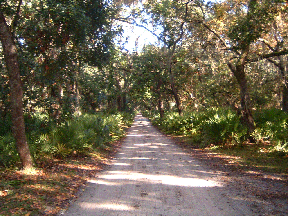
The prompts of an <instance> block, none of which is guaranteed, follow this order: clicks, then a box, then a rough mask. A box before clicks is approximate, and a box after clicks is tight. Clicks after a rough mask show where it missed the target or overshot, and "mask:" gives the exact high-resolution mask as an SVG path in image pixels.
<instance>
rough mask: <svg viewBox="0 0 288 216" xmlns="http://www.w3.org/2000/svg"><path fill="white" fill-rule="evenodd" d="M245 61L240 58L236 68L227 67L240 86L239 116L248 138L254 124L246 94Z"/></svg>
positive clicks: (248, 98) (253, 128)
mask: <svg viewBox="0 0 288 216" xmlns="http://www.w3.org/2000/svg"><path fill="white" fill-rule="evenodd" d="M245 64H246V59H245V57H242V58H241V59H239V61H238V62H237V64H236V66H234V65H232V63H229V64H228V66H229V68H230V70H231V71H232V72H233V74H234V76H235V77H236V80H237V82H238V84H239V86H240V98H241V116H242V119H243V122H244V124H245V125H246V126H247V128H248V136H250V135H251V134H252V133H253V132H254V130H255V122H254V118H253V115H252V108H251V100H250V95H249V92H248V84H247V79H246V75H245Z"/></svg>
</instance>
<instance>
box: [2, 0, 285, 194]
mask: <svg viewBox="0 0 288 216" xmlns="http://www.w3.org/2000/svg"><path fill="white" fill-rule="evenodd" d="M127 11H129V13H127ZM287 11H288V4H287V3H286V1H284V0H274V1H268V0H223V1H221V2H207V1H202V0H186V1H184V0H181V1H175V0H162V1H152V0H146V1H142V2H134V1H114V2H113V1H102V0H93V1H92V0H87V1H83V2H81V1H76V0H75V1H74V0H69V1H60V0H59V1H58V0H57V1H55V0H53V1H52V0H45V1H38V0H30V1H23V0H9V1H5V0H2V1H0V39H1V45H2V46H1V51H2V52H1V63H0V66H1V67H0V70H1V73H0V74H1V76H0V86H1V95H0V116H1V119H0V121H1V122H0V125H1V127H0V166H1V167H2V168H1V171H3V172H8V170H10V171H11V170H12V171H11V172H14V171H15V170H18V169H21V168H24V169H31V168H33V167H38V168H41V167H42V166H47V164H51V163H52V162H51V161H53V160H55V159H57V160H64V159H67V158H68V159H69V158H73V157H74V158H75V157H80V158H81V157H82V158H83V157H87V156H89V155H90V156H91V154H94V153H95V151H96V152H103V151H106V150H109V148H112V147H111V146H110V144H111V143H112V142H113V141H115V140H117V139H119V138H121V137H122V136H123V135H124V133H125V127H128V126H129V125H130V124H131V121H132V119H133V115H134V112H135V110H141V111H142V113H143V114H145V115H147V116H149V117H150V119H151V120H152V122H153V123H154V124H155V125H157V126H158V127H159V128H160V129H162V130H163V131H164V132H167V133H170V134H173V135H174V136H178V137H179V138H181V139H183V140H185V142H186V143H188V145H190V146H191V147H201V148H210V149H212V150H214V151H225V153H228V154H241V157H243V158H246V159H247V160H246V162H247V161H249V163H252V164H253V165H254V166H258V165H259V164H258V163H261V166H264V165H263V163H265V164H266V166H265V168H266V169H268V170H270V169H271V170H272V171H275V170H276V171H277V172H282V173H283V172H284V173H287V158H288V157H287V155H288V154H287V151H288V145H287V142H288V133H287V132H288V129H287V120H288V114H287V112H288V80H287V73H288V57H287V54H288V50H287V36H288V26H287ZM126 24H129V25H134V26H138V27H141V28H143V29H145V30H146V31H148V32H149V33H150V34H152V35H154V37H155V38H157V43H156V44H155V43H153V44H152V43H151V44H146V45H144V46H143V47H139V41H137V40H136V41H135V48H134V49H133V50H132V51H131V50H127V49H125V45H126V44H127V43H128V41H129V38H127V37H125V34H124V33H123V26H124V25H126ZM227 151H228V152H227ZM247 163H248V162H247ZM3 176H4V175H3ZM9 182H10V183H11V181H9ZM9 182H8V183H7V182H6V183H2V184H1V185H0V187H1V188H2V189H3V190H2V191H6V192H7V190H6V189H7V187H8V188H9V187H14V185H13V184H14V183H15V182H14V183H13V182H12V183H11V184H10V183H9ZM18 183H19V182H18ZM18 183H17V181H16V183H15V184H16V186H17V185H18ZM20 183H21V182H20ZM20 183H19V184H20ZM7 185H8V186H7ZM8 191H10V192H11V190H10V189H9V190H8ZM6 192H5V193H4V192H3V194H7V193H8V192H7V193H6ZM11 194H12V195H13V193H12V192H11ZM5 196H6V195H5Z"/></svg>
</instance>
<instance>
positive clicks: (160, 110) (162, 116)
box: [158, 98, 164, 119]
mask: <svg viewBox="0 0 288 216" xmlns="http://www.w3.org/2000/svg"><path fill="white" fill-rule="evenodd" d="M158 111H159V113H160V118H161V119H163V118H164V110H163V102H162V100H161V98H158Z"/></svg>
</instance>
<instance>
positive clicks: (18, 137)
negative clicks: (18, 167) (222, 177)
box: [0, 12, 33, 169]
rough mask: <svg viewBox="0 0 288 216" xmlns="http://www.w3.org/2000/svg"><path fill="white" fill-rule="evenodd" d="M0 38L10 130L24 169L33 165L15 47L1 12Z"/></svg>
mask: <svg viewBox="0 0 288 216" xmlns="http://www.w3.org/2000/svg"><path fill="white" fill-rule="evenodd" d="M0 40H1V43H2V46H3V53H4V57H5V63H6V67H7V70H8V73H9V86H10V100H11V119H12V132H13V135H14V138H15V141H16V146H17V149H18V153H19V156H20V159H21V162H22V166H23V168H24V169H27V168H31V167H33V160H32V157H31V153H30V150H29V146H28V144H27V139H26V135H25V124H24V116H23V101H22V98H23V91H22V86H21V78H20V69H19V62H18V54H17V47H16V45H15V42H14V39H13V36H12V33H11V31H10V28H9V26H8V25H7V23H6V20H5V17H4V15H3V13H2V12H0Z"/></svg>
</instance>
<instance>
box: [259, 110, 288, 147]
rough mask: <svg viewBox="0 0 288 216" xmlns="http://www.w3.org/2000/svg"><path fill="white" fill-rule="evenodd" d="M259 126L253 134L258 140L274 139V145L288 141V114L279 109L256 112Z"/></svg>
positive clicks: (284, 143) (281, 144)
mask: <svg viewBox="0 0 288 216" xmlns="http://www.w3.org/2000/svg"><path fill="white" fill-rule="evenodd" d="M255 122H256V125H257V128H256V130H255V132H254V134H253V136H254V137H255V139H256V140H263V141H272V142H274V143H275V144H274V145H280V146H283V145H286V144H287V142H288V114H287V113H285V112H284V111H282V110H279V109H268V110H263V111H261V112H258V113H256V115H255Z"/></svg>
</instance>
